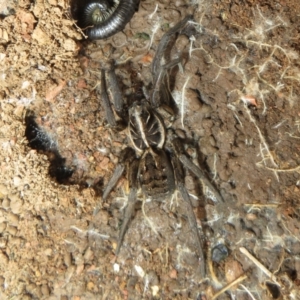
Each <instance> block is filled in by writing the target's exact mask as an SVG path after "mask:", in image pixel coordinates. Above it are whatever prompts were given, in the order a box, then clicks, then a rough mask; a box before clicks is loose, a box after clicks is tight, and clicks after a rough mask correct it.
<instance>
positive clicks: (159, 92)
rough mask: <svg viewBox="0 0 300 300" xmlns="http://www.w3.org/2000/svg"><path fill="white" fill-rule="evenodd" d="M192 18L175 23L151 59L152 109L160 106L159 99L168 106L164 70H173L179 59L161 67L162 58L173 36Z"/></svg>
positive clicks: (168, 99) (189, 16)
mask: <svg viewBox="0 0 300 300" xmlns="http://www.w3.org/2000/svg"><path fill="white" fill-rule="evenodd" d="M192 18H193V17H192V16H191V15H188V16H187V17H185V18H184V19H183V20H182V21H180V22H179V23H177V24H176V25H175V26H174V27H172V28H171V29H170V30H169V31H167V32H166V33H165V34H164V35H163V37H162V39H161V41H160V43H159V45H158V47H157V50H156V53H155V56H154V59H153V63H152V74H153V86H154V87H153V92H152V95H151V104H152V106H153V107H158V106H160V105H161V103H160V102H161V100H160V99H165V100H164V102H165V103H167V105H170V102H171V101H170V96H171V95H170V92H169V90H168V86H166V84H165V82H164V79H165V74H166V70H168V69H171V68H173V67H174V66H176V65H178V64H179V63H180V61H181V59H180V58H177V59H174V60H172V61H171V62H169V63H167V64H164V65H163V66H162V65H161V61H162V58H163V56H164V54H165V51H166V49H167V47H168V44H169V42H170V40H171V38H172V36H173V35H176V34H177V33H179V34H180V33H181V32H182V30H183V29H184V27H185V26H186V24H187V23H188V21H190V20H192Z"/></svg>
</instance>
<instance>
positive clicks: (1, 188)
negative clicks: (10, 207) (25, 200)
mask: <svg viewBox="0 0 300 300" xmlns="http://www.w3.org/2000/svg"><path fill="white" fill-rule="evenodd" d="M7 194H8V189H7V187H6V185H4V184H0V198H1V196H6V195H7Z"/></svg>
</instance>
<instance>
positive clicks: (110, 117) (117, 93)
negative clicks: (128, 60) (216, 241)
mask: <svg viewBox="0 0 300 300" xmlns="http://www.w3.org/2000/svg"><path fill="white" fill-rule="evenodd" d="M108 81H109V85H110V89H111V91H112V92H111V94H112V98H113V105H114V109H115V111H116V113H117V115H118V116H119V117H120V118H122V119H123V118H124V117H125V115H124V110H123V106H124V102H123V97H122V93H121V90H120V87H119V84H118V80H117V76H116V73H115V69H114V66H113V65H111V67H110V70H109V71H108ZM100 95H101V98H102V102H103V106H104V111H105V115H106V120H107V122H108V123H109V125H110V126H112V127H114V128H117V129H118V130H123V129H124V127H125V124H124V122H123V121H122V120H116V118H115V115H114V112H113V109H112V105H111V103H110V101H109V97H108V93H107V85H106V75H105V70H103V69H102V70H101V92H100Z"/></svg>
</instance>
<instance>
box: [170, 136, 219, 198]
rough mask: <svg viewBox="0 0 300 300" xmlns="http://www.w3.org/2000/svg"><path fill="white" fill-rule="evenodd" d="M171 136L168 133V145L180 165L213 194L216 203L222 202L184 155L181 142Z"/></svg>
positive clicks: (202, 174) (205, 178)
mask: <svg viewBox="0 0 300 300" xmlns="http://www.w3.org/2000/svg"><path fill="white" fill-rule="evenodd" d="M172 135H173V134H172V133H171V132H170V131H169V132H168V144H169V147H170V146H171V148H172V151H173V152H175V153H176V156H177V157H178V159H179V160H180V161H181V163H182V164H183V165H184V166H185V167H187V168H188V169H189V170H190V171H192V172H193V173H194V174H195V175H196V176H197V177H198V178H199V179H200V180H201V181H202V182H203V184H204V185H205V186H207V187H208V188H209V190H210V191H211V192H212V193H213V194H214V197H215V198H216V200H217V201H218V202H224V200H223V197H222V196H221V194H220V193H219V191H218V190H217V189H216V188H215V187H214V186H213V184H212V183H211V182H210V180H209V179H208V178H207V176H206V175H205V173H204V172H203V171H202V170H201V169H200V168H199V167H197V166H196V165H195V164H194V163H193V162H192V161H191V160H190V159H189V158H188V157H187V155H186V154H185V153H184V149H183V146H182V143H181V141H180V140H179V139H178V138H177V137H174V136H172Z"/></svg>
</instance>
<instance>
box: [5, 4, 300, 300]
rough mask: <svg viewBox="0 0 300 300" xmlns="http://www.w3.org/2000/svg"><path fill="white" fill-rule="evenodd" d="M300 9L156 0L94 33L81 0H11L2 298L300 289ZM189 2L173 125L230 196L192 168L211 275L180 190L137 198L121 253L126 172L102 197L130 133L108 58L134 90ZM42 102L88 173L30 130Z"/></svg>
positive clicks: (62, 146)
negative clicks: (103, 94) (109, 102)
mask: <svg viewBox="0 0 300 300" xmlns="http://www.w3.org/2000/svg"><path fill="white" fill-rule="evenodd" d="M16 3H17V4H16ZM299 11H300V2H299V1H298V0H290V1H289V0H281V1H261V0H260V1H259V0H245V1H226V0H222V1H217V0H215V1H202V0H198V1H189V0H181V1H180V0H179V1H170V0H160V1H159V2H158V1H152V0H141V3H140V7H139V10H138V12H137V13H136V14H135V15H134V17H133V19H132V20H131V22H130V23H129V24H128V25H127V26H126V28H125V30H124V31H123V32H120V33H118V34H116V35H115V36H113V37H111V38H109V39H107V40H101V41H97V42H90V41H86V40H84V37H83V35H82V33H81V32H80V30H79V29H78V28H76V26H75V25H74V23H73V21H72V20H71V18H70V15H69V5H68V1H67V0H48V1H41V0H38V1H30V0H22V1H13V0H3V1H1V4H0V18H1V19H0V20H1V21H0V66H1V68H0V86H1V88H0V106H1V111H0V148H1V152H0V156H1V159H0V166H1V172H0V199H1V200H0V203H1V204H0V298H1V299H64V300H66V299H74V300H75V299H76V300H77V299H78V300H79V299H300V292H299V290H300V287H299V285H300V260H299V255H300V240H299V236H300V234H299V230H300V225H299V218H300V209H299V196H298V195H299V186H300V174H299V171H300V156H299V154H298V150H299V149H300V104H299V103H298V97H299V95H300V75H299V73H298V72H300V65H299V51H300V42H299V41H300V26H299V24H300V15H299ZM187 14H193V15H194V19H195V26H196V28H197V32H195V35H194V39H193V38H191V39H188V38H187V37H186V36H180V37H179V38H178V40H177V41H176V43H175V45H174V47H173V52H174V53H175V54H176V53H177V54H178V53H184V57H185V58H186V59H185V63H184V64H183V69H184V70H183V72H181V71H178V72H177V74H176V80H175V81H174V82H173V83H172V84H173V91H172V93H173V96H174V99H175V100H176V101H177V104H178V117H177V118H176V120H175V122H174V124H173V127H174V128H175V129H176V130H177V131H178V132H181V133H182V134H184V135H185V137H186V139H187V140H188V141H189V143H187V146H186V150H187V152H188V153H189V155H190V156H191V157H192V158H193V161H194V162H195V163H196V164H200V165H201V166H202V168H203V169H204V170H206V171H207V174H208V176H209V177H210V179H211V180H212V182H214V184H215V186H216V187H218V189H219V190H220V193H221V194H222V196H223V198H224V199H225V202H224V203H218V202H214V201H212V200H213V198H214V197H213V196H211V195H208V192H207V189H206V188H205V187H204V188H202V186H201V184H200V182H199V180H198V179H197V178H196V177H195V176H193V175H192V174H191V173H189V172H187V174H186V187H187V188H188V191H189V193H190V194H191V195H192V199H193V205H194V211H195V213H196V215H197V218H198V222H199V226H200V224H201V225H202V227H203V231H204V234H205V237H203V240H205V253H206V258H207V259H206V265H207V269H208V277H207V278H206V279H205V280H203V279H202V278H201V276H200V274H199V268H198V261H197V256H196V254H195V253H196V251H195V247H196V245H195V243H194V238H193V234H192V232H191V230H190V227H189V224H188V220H187V216H186V212H185V211H184V209H183V205H182V199H181V198H180V197H179V195H177V194H176V195H175V196H176V197H174V199H173V201H166V202H155V201H154V202H150V203H145V206H144V207H143V209H137V210H136V214H135V218H134V219H133V221H132V222H131V224H130V226H129V229H128V232H127V234H126V236H125V240H124V243H123V246H122V248H121V251H120V255H119V256H118V257H116V256H115V255H114V249H115V248H116V242H117V238H118V232H119V227H120V224H121V221H122V217H123V211H124V210H123V208H124V206H125V205H126V201H127V196H126V195H127V193H128V190H127V189H126V188H125V186H126V182H125V179H123V180H121V181H120V182H119V184H118V186H117V187H116V188H115V189H114V191H113V192H112V193H111V195H110V197H109V200H108V201H107V202H105V203H104V202H103V201H102V198H101V195H102V191H103V186H105V185H106V184H107V182H108V180H109V178H110V176H111V174H112V172H113V170H114V167H115V166H116V164H117V162H118V156H119V153H120V151H121V150H122V149H124V148H125V147H126V146H127V145H128V142H127V138H126V134H125V132H121V133H118V132H116V131H114V130H113V129H111V128H110V127H109V126H108V125H107V122H106V120H105V116H104V112H103V109H102V105H101V99H100V98H99V94H98V85H99V80H100V69H101V68H102V67H104V66H105V65H106V63H107V62H108V61H109V60H110V59H114V60H115V61H116V63H117V65H118V66H117V75H118V78H119V80H120V83H121V84H122V90H123V93H124V94H125V95H127V96H128V95H130V94H132V93H134V92H135V91H136V89H137V88H138V87H139V85H140V84H141V82H143V84H144V85H145V86H148V85H149V83H150V81H151V71H150V64H151V60H152V58H153V56H154V54H155V50H156V48H157V45H158V42H159V41H160V38H161V37H162V35H163V34H164V32H166V30H168V28H170V27H172V26H174V25H175V24H176V23H177V22H178V21H179V20H181V19H182V18H183V17H184V16H186V15H187ZM182 99H183V100H182ZM28 110H30V111H32V112H34V114H35V116H36V121H37V123H38V124H39V126H41V128H43V130H44V131H45V132H47V134H48V135H49V137H50V141H51V142H53V145H55V147H57V148H58V149H59V151H60V155H61V156H62V157H63V158H65V159H66V166H67V167H68V168H71V169H74V170H75V171H74V173H73V176H72V178H71V181H72V183H73V184H59V183H57V182H56V181H55V180H54V179H53V178H51V177H50V176H49V164H50V162H49V155H48V156H47V155H46V154H47V153H38V152H37V151H36V150H33V149H31V148H30V147H29V146H28V141H27V139H26V138H25V123H24V116H25V114H26V112H27V111H28ZM177 196H178V197H177ZM211 198H212V199H211ZM141 203H142V202H141ZM140 206H142V205H140ZM96 207H98V208H100V211H99V213H98V214H97V215H94V210H95V208H96ZM227 251H228V253H226V252H227ZM250 253H251V254H250ZM255 262H260V264H261V265H259V264H258V263H255ZM268 272H269V273H268ZM235 280H236V282H234V281H235ZM231 283H234V284H233V285H230V284H231ZM222 289H224V290H222ZM218 293H219V296H218Z"/></svg>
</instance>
